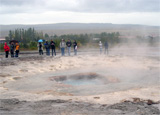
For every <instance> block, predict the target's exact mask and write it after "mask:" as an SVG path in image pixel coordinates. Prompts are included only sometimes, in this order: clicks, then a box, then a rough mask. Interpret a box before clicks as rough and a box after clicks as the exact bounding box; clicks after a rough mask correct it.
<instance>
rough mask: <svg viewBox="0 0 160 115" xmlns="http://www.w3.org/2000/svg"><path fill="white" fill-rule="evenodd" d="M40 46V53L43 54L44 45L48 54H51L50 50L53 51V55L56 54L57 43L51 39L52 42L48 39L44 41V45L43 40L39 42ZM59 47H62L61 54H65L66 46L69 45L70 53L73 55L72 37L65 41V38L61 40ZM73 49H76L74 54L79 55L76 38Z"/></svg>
mask: <svg viewBox="0 0 160 115" xmlns="http://www.w3.org/2000/svg"><path fill="white" fill-rule="evenodd" d="M37 46H38V50H39V55H43V47H44V48H45V49H46V55H48V56H50V50H51V51H52V56H53V55H55V56H56V43H55V42H54V41H53V40H51V42H50V43H48V41H46V42H45V43H44V46H43V44H42V43H41V42H39V44H38V45H37ZM59 47H60V49H61V55H62V56H64V55H65V48H66V47H67V50H68V55H69V56H70V55H71V47H72V42H71V40H70V39H68V41H67V42H65V40H64V39H62V40H61V42H60V44H59ZM73 49H74V55H77V42H76V40H74V42H73Z"/></svg>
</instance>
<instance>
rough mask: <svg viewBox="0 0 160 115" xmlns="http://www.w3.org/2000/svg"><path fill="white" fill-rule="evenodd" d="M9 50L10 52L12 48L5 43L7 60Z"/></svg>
mask: <svg viewBox="0 0 160 115" xmlns="http://www.w3.org/2000/svg"><path fill="white" fill-rule="evenodd" d="M9 50H10V48H9V46H8V45H7V43H6V42H5V43H4V51H5V53H6V58H8V54H9Z"/></svg>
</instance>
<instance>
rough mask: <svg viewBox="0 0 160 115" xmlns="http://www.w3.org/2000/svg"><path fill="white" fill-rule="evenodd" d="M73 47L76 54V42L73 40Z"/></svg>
mask: <svg viewBox="0 0 160 115" xmlns="http://www.w3.org/2000/svg"><path fill="white" fill-rule="evenodd" d="M73 47H74V55H77V42H76V40H74V42H73Z"/></svg>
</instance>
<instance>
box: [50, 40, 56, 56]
mask: <svg viewBox="0 0 160 115" xmlns="http://www.w3.org/2000/svg"><path fill="white" fill-rule="evenodd" d="M55 45H56V43H55V42H54V41H53V40H51V43H50V46H51V50H52V56H53V51H54V55H55V56H56V46H55Z"/></svg>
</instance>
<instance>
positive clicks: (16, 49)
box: [4, 39, 108, 58]
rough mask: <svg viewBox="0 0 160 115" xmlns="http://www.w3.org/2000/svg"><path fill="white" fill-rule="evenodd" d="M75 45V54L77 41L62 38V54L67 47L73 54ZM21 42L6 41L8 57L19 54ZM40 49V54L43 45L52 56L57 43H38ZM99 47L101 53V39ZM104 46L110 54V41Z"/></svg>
mask: <svg viewBox="0 0 160 115" xmlns="http://www.w3.org/2000/svg"><path fill="white" fill-rule="evenodd" d="M72 45H73V49H74V55H77V42H76V40H74V41H73V43H72V42H71V40H70V39H68V41H67V42H65V40H64V39H62V40H61V42H60V44H59V47H60V50H61V55H62V56H64V55H65V48H67V51H68V55H69V56H70V55H71V47H72ZM19 47H20V46H19V44H18V43H14V42H11V43H10V47H9V46H8V45H7V43H6V42H5V45H4V50H5V53H6V58H8V55H9V52H10V53H11V57H12V58H13V57H18V54H19ZM37 47H38V51H39V55H43V47H44V48H45V49H46V55H48V56H50V50H51V51H52V56H53V55H55V56H56V43H55V42H54V41H53V40H51V42H50V43H49V42H48V41H46V42H45V43H44V45H43V44H42V43H41V42H39V43H38V45H37ZM99 47H100V54H102V48H103V44H102V42H101V41H99ZM104 47H105V54H106V53H107V54H108V43H107V41H106V42H105V43H104Z"/></svg>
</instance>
